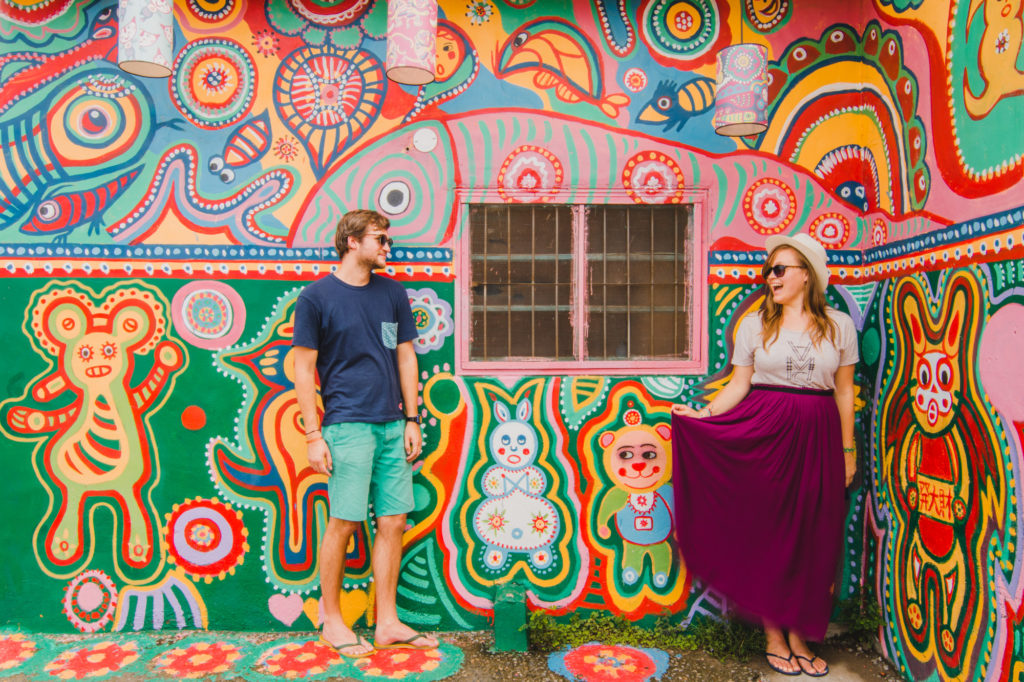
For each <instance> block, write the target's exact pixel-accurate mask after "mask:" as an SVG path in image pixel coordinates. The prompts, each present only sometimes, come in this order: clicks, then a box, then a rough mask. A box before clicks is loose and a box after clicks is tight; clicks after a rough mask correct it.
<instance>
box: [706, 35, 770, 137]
mask: <svg viewBox="0 0 1024 682" xmlns="http://www.w3.org/2000/svg"><path fill="white" fill-rule="evenodd" d="M717 62H718V71H717V81H718V82H717V88H716V93H715V123H714V125H715V132H716V133H718V134H719V135H731V136H734V137H744V136H746V135H760V134H761V133H763V132H764V131H765V130H767V129H768V50H766V49H765V47H764V46H763V45H754V44H752V43H741V44H740V45H732V46H730V47H727V48H725V49H724V50H722V51H721V52H719V53H718V59H717Z"/></svg>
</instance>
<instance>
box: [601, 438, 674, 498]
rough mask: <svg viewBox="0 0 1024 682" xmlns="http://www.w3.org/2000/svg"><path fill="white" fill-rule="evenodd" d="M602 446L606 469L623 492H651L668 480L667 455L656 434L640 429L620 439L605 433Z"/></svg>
mask: <svg viewBox="0 0 1024 682" xmlns="http://www.w3.org/2000/svg"><path fill="white" fill-rule="evenodd" d="M601 444H602V445H603V446H605V453H604V462H605V467H606V469H607V471H608V473H609V474H611V476H612V478H614V479H615V480H616V481H617V482H618V483H619V485H621V486H622V487H623V488H627V489H629V490H631V491H637V492H649V491H651V490H654V489H655V488H657V487H658V486H660V485H661V484H662V483H663V482H664V481H665V480H666V479H667V477H668V473H669V469H668V455H667V454H666V452H665V446H664V445H663V444H662V440H661V439H660V438H658V437H657V436H656V435H655V433H654V432H653V430H651V429H648V428H644V427H642V426H641V427H636V428H632V429H628V430H625V431H623V432H621V433H619V434H618V435H617V436H615V435H614V434H610V433H606V434H604V435H603V436H602V439H601Z"/></svg>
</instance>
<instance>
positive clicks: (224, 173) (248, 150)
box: [209, 111, 270, 182]
mask: <svg viewBox="0 0 1024 682" xmlns="http://www.w3.org/2000/svg"><path fill="white" fill-rule="evenodd" d="M268 149H270V114H268V113H267V112H266V111H264V112H263V113H262V114H260V115H259V116H257V117H256V118H254V119H253V120H251V121H248V122H246V123H243V124H242V125H240V126H238V127H237V128H235V130H234V131H232V133H231V135H230V136H229V137H228V141H227V144H225V145H224V151H223V152H222V153H221V155H220V156H214V157H213V158H211V159H210V165H209V169H210V172H211V173H213V174H215V175H217V176H218V177H219V178H220V179H221V181H223V182H232V181H233V180H234V179H235V172H234V171H233V170H232V168H243V167H245V166H248V165H249V164H251V163H255V162H257V161H259V160H260V159H262V158H263V155H264V154H266V153H267V150H268Z"/></svg>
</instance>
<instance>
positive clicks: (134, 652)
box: [43, 640, 139, 680]
mask: <svg viewBox="0 0 1024 682" xmlns="http://www.w3.org/2000/svg"><path fill="white" fill-rule="evenodd" d="M138 658H139V647H138V645H137V644H135V642H127V643H125V644H123V645H122V644H118V643H117V642H113V641H109V640H108V641H105V642H99V643H98V644H95V645H93V646H91V647H84V648H82V649H69V650H68V651H65V652H63V653H61V654H60V655H59V656H57V658H55V659H53V660H52V661H50V662H49V663H47V664H46V667H45V668H43V670H44V671H45V672H46V673H48V674H50V675H52V676H53V677H59V678H60V679H62V680H84V679H88V678H92V677H104V676H106V675H109V674H111V673H114V672H117V671H118V670H121V669H122V668H124V667H125V666H126V665H131V664H132V663H134V662H135V661H137V660H138Z"/></svg>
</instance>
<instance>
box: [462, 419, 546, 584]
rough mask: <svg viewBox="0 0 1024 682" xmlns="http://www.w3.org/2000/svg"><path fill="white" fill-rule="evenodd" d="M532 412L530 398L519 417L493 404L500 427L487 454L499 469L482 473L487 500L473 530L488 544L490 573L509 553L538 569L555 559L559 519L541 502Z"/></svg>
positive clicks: (486, 555)
mask: <svg viewBox="0 0 1024 682" xmlns="http://www.w3.org/2000/svg"><path fill="white" fill-rule="evenodd" d="M530 411H531V408H530V402H529V400H527V399H523V400H521V401H520V402H519V404H518V405H517V406H516V416H515V418H512V415H511V413H510V412H509V408H508V406H507V405H506V404H505V403H503V402H502V401H500V400H498V401H495V403H494V416H495V418H496V419H497V420H498V425H497V426H496V427H495V429H494V431H492V432H491V436H490V438H489V439H488V452H489V454H490V456H491V457H492V458H493V459H494V461H495V462H496V464H494V465H493V466H492V467H490V468H489V469H488V470H487V471H486V472H485V473H484V478H483V491H484V494H485V495H486V496H487V499H486V500H485V501H484V502H483V504H481V505H480V507H479V508H478V509H477V511H476V514H474V516H473V527H474V528H475V529H476V532H477V534H478V535H479V536H480V538H481V539H482V540H483V541H484V542H485V543H487V548H486V550H485V553H484V562H485V563H486V564H487V566H488V567H490V568H492V569H499V568H501V567H502V566H504V565H505V562H506V561H507V559H508V555H509V553H510V552H518V553H525V554H528V555H529V557H530V563H531V564H533V566H534V567H535V568H545V567H547V566H549V565H550V564H551V562H552V560H553V558H554V557H553V556H552V554H551V543H553V542H554V541H555V538H556V537H557V536H558V527H559V518H558V512H557V511H556V510H555V507H554V505H553V504H551V502H549V501H548V500H546V499H545V498H544V497H542V494H543V492H544V490H545V489H546V488H547V477H546V476H545V475H544V472H543V471H541V470H540V468H538V467H536V466H534V465H533V464H534V462H535V461H536V459H537V454H538V452H537V443H538V439H537V431H536V429H535V428H534V427H533V426H532V425H531V424H530V422H529V419H530Z"/></svg>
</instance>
